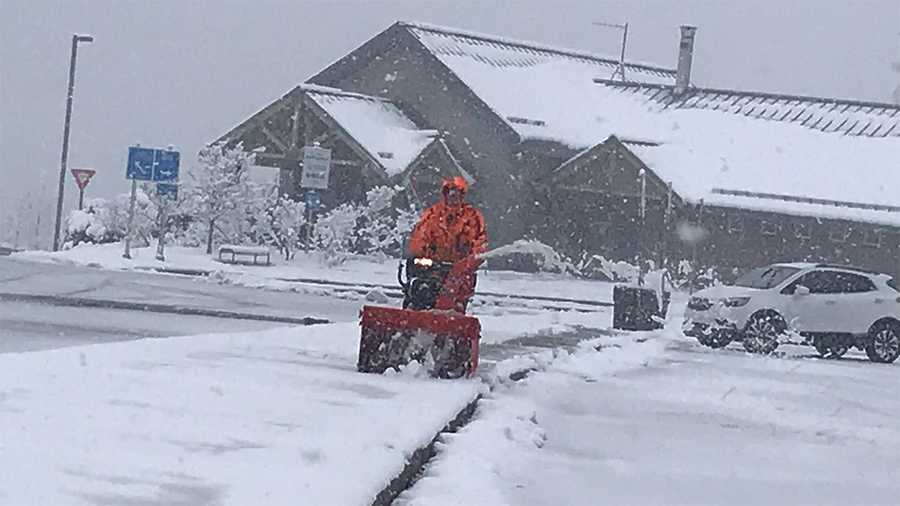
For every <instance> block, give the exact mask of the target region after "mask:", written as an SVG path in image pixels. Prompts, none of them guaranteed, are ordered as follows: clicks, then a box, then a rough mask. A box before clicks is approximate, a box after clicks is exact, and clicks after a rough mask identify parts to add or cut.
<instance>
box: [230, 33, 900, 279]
mask: <svg viewBox="0 0 900 506" xmlns="http://www.w3.org/2000/svg"><path fill="white" fill-rule="evenodd" d="M694 35H695V31H694V29H693V28H692V27H682V31H681V39H680V45H679V56H678V64H677V68H676V69H669V68H664V67H660V66H655V65H648V64H638V63H630V62H626V63H624V65H620V63H619V62H618V61H616V60H614V59H611V58H605V57H600V56H596V55H593V54H589V53H584V52H579V51H571V50H563V49H559V48H554V47H550V46H545V45H540V44H535V43H530V42H520V41H515V40H509V39H505V38H501V37H495V36H490V35H484V34H477V33H471V32H465V31H461V30H456V29H449V28H444V27H438V26H433V25H426V24H421V23H407V22H398V23H395V24H394V25H392V26H391V27H389V28H388V29H386V30H385V31H383V32H381V33H379V34H378V35H376V36H375V37H373V38H372V39H370V40H369V41H367V42H365V43H364V44H363V45H361V46H360V47H358V48H357V49H356V50H354V51H353V52H351V53H350V54H348V55H346V56H345V57H343V58H341V59H340V60H338V61H337V62H335V63H334V64H332V65H330V66H329V67H327V68H326V69H324V70H322V71H321V72H319V73H318V74H316V75H314V76H312V77H311V78H310V79H308V80H307V82H306V83H304V84H301V85H299V86H297V87H296V88H294V89H293V90H291V91H289V92H288V93H287V94H285V95H284V96H283V97H281V98H279V99H277V100H275V101H274V102H272V103H271V104H270V105H268V106H267V107H265V108H264V109H262V110H261V111H259V112H258V113H257V114H255V115H253V116H252V117H250V118H248V119H247V120H246V121H244V122H243V123H241V124H240V125H238V126H236V127H235V128H234V129H232V130H231V131H229V132H228V133H226V134H225V135H224V136H222V140H226V141H227V142H229V143H231V144H238V143H240V144H241V145H242V146H243V147H244V148H245V149H248V150H253V151H255V152H256V153H257V163H259V164H261V165H267V166H270V167H276V168H278V169H279V171H280V179H279V181H280V185H281V187H282V191H284V192H286V193H288V194H291V195H297V196H298V198H299V194H300V188H299V179H300V178H299V174H300V171H301V170H302V166H301V165H302V164H301V162H300V157H301V156H300V149H301V148H302V146H304V145H311V144H314V143H317V144H319V145H321V146H324V147H329V148H331V149H332V150H333V154H332V159H333V164H332V166H333V175H332V184H331V186H330V188H329V190H328V191H327V192H325V195H324V196H323V201H324V203H325V204H326V206H333V205H337V204H339V203H341V202H345V201H350V200H358V199H360V198H362V196H363V195H364V194H365V191H366V189H368V188H371V187H372V186H376V185H379V184H399V185H403V186H404V187H406V188H408V189H409V193H410V195H411V198H413V199H415V200H417V201H418V202H419V203H420V204H421V205H428V204H429V203H430V202H432V201H433V200H434V199H435V198H436V195H437V187H438V184H439V181H440V180H441V179H442V178H443V177H446V176H448V175H463V176H464V177H466V178H467V179H469V180H470V181H471V182H472V183H473V184H472V192H471V193H472V199H473V200H474V201H475V202H476V203H477V204H478V205H480V206H481V207H482V208H483V209H484V211H485V215H486V218H487V221H488V230H489V233H490V237H491V242H492V243H493V244H495V245H499V244H503V243H507V242H511V241H513V240H516V239H519V238H523V237H526V238H535V239H538V240H541V241H543V242H546V243H548V244H550V245H552V246H554V247H555V248H557V249H558V250H559V251H561V252H563V253H565V254H567V255H569V256H571V257H573V258H577V257H579V256H581V255H583V254H599V255H603V256H606V257H608V258H611V259H616V260H621V259H624V260H631V259H633V257H634V255H635V252H637V251H641V252H642V253H643V255H645V256H646V257H650V258H654V259H658V260H660V261H674V260H679V259H691V260H693V261H695V262H696V263H698V264H701V265H706V266H716V267H722V268H727V269H730V268H732V267H738V268H745V267H748V266H753V265H759V264H763V263H768V262H772V261H782V260H784V261H788V260H808V261H825V262H832V263H849V264H855V265H859V266H863V267H868V268H872V269H877V270H881V271H886V272H892V273H895V274H898V275H900V106H896V105H891V104H884V103H874V102H863V101H854V100H844V99H833V98H817V97H804V96H793V95H781V94H774V93H761V92H752V91H742V90H725V89H713V88H703V87H698V86H695V85H694V84H693V83H692V82H691V79H690V73H691V66H692V54H693V43H694ZM614 77H616V79H614Z"/></svg>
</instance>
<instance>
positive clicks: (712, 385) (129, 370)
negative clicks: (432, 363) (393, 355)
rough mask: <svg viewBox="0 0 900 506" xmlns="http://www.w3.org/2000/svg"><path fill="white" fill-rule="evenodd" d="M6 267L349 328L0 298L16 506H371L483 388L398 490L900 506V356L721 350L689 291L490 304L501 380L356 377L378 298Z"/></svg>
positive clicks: (8, 455) (60, 289)
mask: <svg viewBox="0 0 900 506" xmlns="http://www.w3.org/2000/svg"><path fill="white" fill-rule="evenodd" d="M5 262H6V263H5V264H2V265H4V266H6V267H7V270H6V271H4V272H5V274H4V276H3V278H4V281H3V282H2V285H3V287H4V291H7V292H26V293H49V294H55V295H59V296H61V297H65V296H67V295H70V294H76V295H78V296H88V297H96V298H99V299H109V298H118V299H122V300H140V297H142V296H143V295H145V294H147V293H159V294H165V295H170V296H171V297H173V298H176V299H178V300H179V301H180V303H181V304H195V305H198V306H199V307H207V308H216V307H220V308H225V309H235V308H239V307H242V308H243V309H244V310H246V311H251V312H252V311H263V312H268V313H271V314H273V315H276V316H277V315H287V314H293V313H295V312H297V311H301V312H304V314H305V311H306V310H307V308H311V309H310V310H318V309H321V310H322V311H327V312H328V315H329V316H331V318H333V319H334V321H336V322H337V323H331V324H326V325H314V326H308V327H298V326H288V325H286V324H283V323H277V322H258V321H250V320H242V319H214V318H208V319H207V318H205V317H199V316H194V317H188V316H184V315H160V314H142V313H141V312H140V311H129V310H116V309H104V308H73V307H57V306H41V305H29V304H23V303H15V302H0V308H2V309H3V311H4V313H2V314H0V316H2V318H3V321H4V329H3V332H4V334H3V335H4V339H5V345H4V346H5V351H6V353H5V354H0V384H2V385H3V386H2V388H0V411H2V412H3V415H4V416H2V417H0V433H2V434H4V437H3V439H2V440H0V453H2V455H3V456H4V459H3V462H4V463H3V465H2V467H3V473H0V503H3V504H55V505H57V504H58V505H68V504H72V505H98V504H131V503H134V504H236V505H240V504H248V503H258V502H260V501H263V502H265V503H266V504H297V503H301V504H348V505H349V504H371V503H372V501H373V499H374V497H375V496H376V494H378V493H379V491H381V490H383V489H384V488H385V487H386V486H387V485H388V483H389V482H390V481H391V480H392V479H394V478H395V477H396V476H397V475H398V473H399V472H400V471H401V470H402V469H403V468H404V466H405V465H406V464H407V461H408V459H409V458H410V456H411V455H412V453H413V452H414V451H415V450H416V449H418V448H421V447H422V446H423V445H424V444H426V443H428V442H429V441H430V440H431V439H432V438H433V437H434V436H435V435H436V434H437V433H439V432H440V431H441V429H442V428H443V427H444V426H445V424H446V423H447V422H448V421H449V420H450V419H452V418H453V417H454V416H455V415H456V414H457V413H458V412H459V411H460V410H461V409H463V408H464V407H465V406H466V405H467V404H469V403H470V402H471V401H472V400H473V399H475V397H476V396H477V395H479V394H483V395H484V396H485V397H484V398H483V399H482V400H481V401H480V402H479V404H478V407H477V409H476V411H475V414H474V417H473V418H472V420H471V422H470V423H469V424H468V425H466V426H465V427H463V428H462V429H461V430H460V431H459V432H458V433H455V434H444V435H442V436H440V438H439V443H438V444H437V455H436V457H435V458H434V459H432V460H431V461H430V462H429V463H428V464H427V465H426V466H425V468H424V470H423V472H422V477H421V479H419V480H418V481H417V482H415V483H414V484H413V485H412V486H411V487H410V488H408V489H406V490H404V491H403V492H402V493H401V494H400V496H399V498H398V499H397V501H396V504H408V505H418V504H422V505H426V504H427V505H440V504H459V503H460V502H462V503H466V504H475V505H479V504H483V505H502V504H509V505H551V504H584V505H588V504H598V503H613V504H672V503H678V504H726V503H727V504H748V505H749V504H848V503H863V504H894V503H895V502H894V498H895V497H896V496H897V493H898V491H900V425H898V424H897V419H898V417H900V398H898V396H897V395H896V392H895V390H896V385H897V384H898V374H900V365H898V364H891V365H883V364H871V363H869V362H867V361H864V359H863V357H862V356H861V355H859V354H858V353H850V354H849V355H848V357H847V358H845V359H843V360H838V361H835V360H823V359H819V358H816V356H815V353H814V351H813V350H812V349H811V348H806V347H798V346H784V347H782V348H780V349H779V351H778V352H777V353H776V354H775V355H773V356H770V357H762V356H758V355H751V354H747V353H745V352H743V350H742V349H741V348H740V347H739V345H732V346H731V347H729V348H726V349H720V350H711V349H708V348H705V347H702V346H700V345H699V344H698V343H696V341H695V340H693V339H688V338H686V337H684V336H683V335H682V334H681V332H680V327H681V318H680V314H681V308H682V307H683V304H684V302H685V301H684V300H683V299H684V297H679V298H677V300H676V302H675V305H674V307H673V309H672V312H671V313H670V318H669V321H668V323H667V327H666V329H664V330H661V331H654V332H638V333H625V334H623V333H616V332H614V331H611V330H610V329H609V327H610V324H611V318H610V312H609V310H599V309H598V310H597V311H593V312H587V313H585V312H577V311H549V310H543V311H541V310H536V309H533V308H532V309H527V308H525V309H523V308H513V307H502V306H480V307H478V308H476V311H477V313H478V316H479V319H480V320H481V322H482V325H483V335H482V344H483V351H484V360H483V363H482V368H481V375H480V377H479V378H476V379H471V380H458V381H437V380H432V379H430V378H427V377H426V376H425V375H424V374H423V372H422V371H417V370H416V368H415V367H410V368H407V369H405V370H404V371H403V372H401V373H399V374H387V375H363V374H359V373H357V372H356V369H355V363H356V353H357V348H356V346H357V342H358V341H357V339H358V335H359V329H358V326H357V324H356V322H355V318H356V311H357V310H358V308H359V306H360V304H362V303H363V302H364V300H361V299H360V298H346V297H341V296H338V295H336V294H334V293H328V292H323V293H320V294H315V295H314V294H309V293H296V292H292V291H273V290H269V289H259V288H247V287H243V286H235V285H233V284H222V283H216V282H209V281H207V280H202V279H197V278H188V277H183V276H171V275H163V274H148V273H140V272H120V271H109V270H103V269H97V268H88V267H83V266H74V265H57V264H56V263H29V262H23V261H21V260H15V259H13V260H6V261H5ZM10 262H15V263H10ZM10 266H14V267H10ZM13 270H15V271H16V273H17V274H18V275H12V274H11V272H12V271H13ZM496 277H499V276H495V278H496ZM511 279H514V280H515V283H519V284H524V283H527V281H526V279H525V278H523V277H522V276H516V277H513V278H511ZM541 282H542V281H541V280H540V279H539V278H538V279H535V280H534V282H533V283H534V286H533V287H532V290H540V284H541ZM552 282H553V283H556V282H558V281H552ZM601 285H602V284H601ZM603 290H608V285H607V286H605V287H604V286H601V287H600V288H598V291H603ZM35 311H38V312H37V313H35ZM9 322H18V323H19V326H18V327H14V326H12V325H10V324H9ZM22 322H31V323H30V324H29V325H31V327H27V326H25V324H24V323H22ZM29 328H31V329H32V330H33V332H31V331H29V330H28V329H29ZM35 329H37V330H35ZM54 329H57V330H60V329H61V330H62V332H60V335H57V336H54V335H53V332H54ZM261 329H268V330H261ZM210 331H214V332H217V333H210ZM29 332H31V333H29ZM191 334H193V335H191ZM168 336H181V337H170V338H169V339H159V338H160V337H168ZM142 337H154V338H157V339H141V338H142ZM112 341H123V342H112ZM23 343H26V344H23ZM27 343H30V345H27ZM16 346H18V347H16ZM52 348H59V349H52ZM23 350H38V351H31V352H27V353H22V352H21V351H23ZM522 371H530V374H528V375H527V376H526V377H524V379H523V380H521V381H511V380H510V379H509V375H510V373H520V372H522ZM521 376H523V375H522V374H517V377H521Z"/></svg>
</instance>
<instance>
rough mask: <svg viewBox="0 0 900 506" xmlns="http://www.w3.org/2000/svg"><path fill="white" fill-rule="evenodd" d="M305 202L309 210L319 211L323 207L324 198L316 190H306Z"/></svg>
mask: <svg viewBox="0 0 900 506" xmlns="http://www.w3.org/2000/svg"><path fill="white" fill-rule="evenodd" d="M303 200H304V201H305V202H304V203H305V204H306V208H307V209H319V208H320V207H322V197H321V196H320V195H319V192H317V191H315V190H306V194H305V195H304V199H303Z"/></svg>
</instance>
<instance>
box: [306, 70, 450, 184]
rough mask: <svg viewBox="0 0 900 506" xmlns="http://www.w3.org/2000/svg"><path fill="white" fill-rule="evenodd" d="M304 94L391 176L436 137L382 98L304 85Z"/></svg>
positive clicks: (413, 158) (398, 171) (431, 131)
mask: <svg viewBox="0 0 900 506" xmlns="http://www.w3.org/2000/svg"><path fill="white" fill-rule="evenodd" d="M303 89H304V91H305V92H306V94H307V96H309V98H310V99H312V100H313V101H314V102H315V103H316V104H317V105H319V106H320V107H321V108H322V109H323V110H325V112H327V113H328V115H329V116H331V117H332V118H334V120H335V121H337V122H338V123H339V124H340V125H341V127H343V128H344V130H346V132H347V133H348V134H349V135H350V136H351V137H353V138H354V139H355V140H356V141H357V142H358V143H359V144H360V146H362V147H363V148H364V149H365V150H366V151H368V153H369V154H370V155H371V156H372V158H374V159H375V160H378V161H379V162H380V163H381V165H382V166H383V167H384V168H385V170H386V171H387V174H388V176H390V177H393V176H396V175H397V174H400V173H402V172H403V171H404V170H406V168H407V167H408V166H409V164H410V163H412V162H413V160H415V159H416V157H418V156H419V154H420V153H422V151H423V150H424V149H425V148H426V147H427V146H428V145H429V144H431V142H432V141H433V140H434V138H435V137H437V132H436V131H434V130H423V129H420V128H419V127H417V126H416V125H415V123H413V122H412V120H410V119H409V118H407V117H406V116H405V115H404V114H403V113H402V112H401V111H400V109H398V108H397V107H396V106H395V105H394V104H393V103H391V102H390V101H388V100H386V99H382V98H378V97H371V96H367V95H361V94H358V93H348V92H344V91H341V90H338V89H334V88H325V87H321V86H312V85H304V86H303Z"/></svg>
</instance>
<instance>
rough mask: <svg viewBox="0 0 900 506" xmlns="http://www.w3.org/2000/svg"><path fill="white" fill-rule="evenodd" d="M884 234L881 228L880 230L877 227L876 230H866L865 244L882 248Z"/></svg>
mask: <svg viewBox="0 0 900 506" xmlns="http://www.w3.org/2000/svg"><path fill="white" fill-rule="evenodd" d="M882 235H884V234H882V233H881V230H878V229H877V228H876V229H874V230H866V235H865V236H863V244H864V245H865V246H871V247H873V248H880V247H881V237H882Z"/></svg>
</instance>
